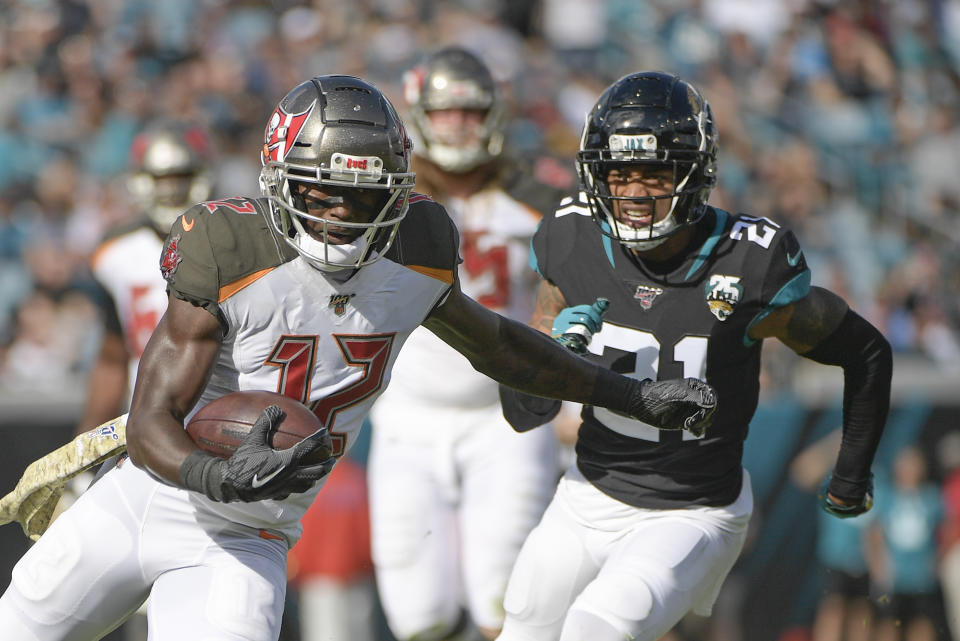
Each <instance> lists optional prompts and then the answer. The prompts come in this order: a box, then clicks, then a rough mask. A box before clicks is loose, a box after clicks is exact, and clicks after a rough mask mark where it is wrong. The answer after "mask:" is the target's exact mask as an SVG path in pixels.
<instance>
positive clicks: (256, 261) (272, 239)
mask: <svg viewBox="0 0 960 641" xmlns="http://www.w3.org/2000/svg"><path fill="white" fill-rule="evenodd" d="M266 212H267V205H266V204H265V203H263V202H260V201H257V200H251V199H247V198H225V199H222V200H217V201H209V202H204V203H200V204H198V205H195V206H193V207H192V208H190V209H189V210H188V211H187V212H186V213H184V214H183V215H182V216H180V218H178V219H177V221H176V222H175V223H174V224H173V226H172V227H171V229H170V233H169V235H168V236H167V240H166V242H165V243H164V249H163V255H162V256H161V259H160V271H161V273H162V274H163V277H164V278H165V279H166V280H167V283H168V290H169V291H170V292H171V293H173V294H175V295H177V296H178V297H180V298H183V299H185V300H189V301H191V302H195V303H197V304H200V305H202V306H204V307H207V308H208V309H210V310H211V311H213V308H214V307H216V305H217V303H218V302H219V301H220V299H221V292H222V291H223V289H224V288H228V287H229V286H230V285H232V284H234V283H236V282H238V281H240V280H241V279H243V278H246V277H248V276H250V275H251V274H254V273H258V272H262V271H263V270H267V269H272V268H274V267H276V266H278V265H281V264H283V263H285V262H287V261H289V260H291V259H292V258H294V257H295V256H296V252H294V251H293V250H292V249H290V248H289V247H287V246H286V244H285V243H283V242H282V241H281V240H280V239H279V238H278V237H277V236H276V234H275V232H274V230H273V227H272V226H271V225H270V223H269V222H268V220H267V215H266Z"/></svg>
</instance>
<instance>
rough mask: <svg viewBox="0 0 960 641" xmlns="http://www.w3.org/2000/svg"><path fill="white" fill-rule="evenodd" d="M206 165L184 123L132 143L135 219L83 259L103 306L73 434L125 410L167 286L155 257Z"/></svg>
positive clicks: (205, 150)
mask: <svg viewBox="0 0 960 641" xmlns="http://www.w3.org/2000/svg"><path fill="white" fill-rule="evenodd" d="M210 159H211V148H210V141H209V138H208V137H207V134H206V132H205V131H204V130H203V129H201V128H200V127H198V126H195V125H191V124H189V123H183V122H176V121H161V122H157V123H154V124H152V125H151V126H149V127H148V128H147V129H146V130H145V131H143V132H142V133H141V134H140V135H138V136H137V137H136V138H135V139H134V142H133V145H132V146H131V149H130V166H131V174H130V177H129V178H128V180H127V184H128V188H129V192H130V194H131V196H132V197H133V199H134V202H135V204H136V206H137V208H138V210H139V211H138V212H137V213H138V215H137V216H136V217H135V218H134V219H133V220H131V221H129V222H124V223H121V224H120V225H118V226H116V227H115V228H113V229H111V230H109V231H108V232H107V235H106V237H105V238H104V240H103V241H102V242H101V243H100V246H99V247H98V248H97V250H96V251H95V252H94V254H93V257H92V259H91V269H92V271H93V275H94V277H95V278H96V280H97V282H98V283H99V284H100V285H102V287H103V288H104V290H105V291H106V294H107V295H108V296H109V305H107V309H106V310H105V312H106V313H105V317H106V318H105V320H106V323H105V325H106V326H105V333H104V337H103V343H102V345H101V347H100V354H99V356H98V358H97V361H96V362H95V363H94V366H93V368H92V369H91V371H90V376H89V378H88V384H87V404H86V411H85V412H84V414H83V416H82V418H81V419H80V421H79V422H78V423H77V432H78V433H79V432H82V431H84V430H88V429H90V428H91V427H93V426H95V425H100V424H101V423H103V422H105V421H108V420H110V419H111V418H113V417H114V416H117V415H118V414H120V413H122V412H125V411H126V410H127V407H128V406H129V402H130V396H131V395H132V393H133V381H134V379H135V378H136V375H137V364H138V363H139V361H140V355H141V354H143V349H144V347H146V345H147V340H149V338H150V334H151V333H153V329H154V327H156V326H157V323H158V322H160V317H161V316H163V312H164V311H165V310H166V309H167V293H166V289H167V283H166V281H164V280H163V277H162V276H161V275H160V270H159V269H157V257H158V256H160V254H161V252H162V250H163V239H164V238H166V236H167V232H169V231H170V227H171V226H172V225H173V223H174V221H176V219H177V217H178V216H180V214H182V213H183V212H184V211H186V210H187V209H188V208H189V207H190V206H191V205H194V204H196V203H199V202H202V201H204V200H207V199H208V198H209V196H210V191H211V177H210V169H209V164H210Z"/></svg>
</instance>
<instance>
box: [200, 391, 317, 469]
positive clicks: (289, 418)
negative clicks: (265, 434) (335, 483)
mask: <svg viewBox="0 0 960 641" xmlns="http://www.w3.org/2000/svg"><path fill="white" fill-rule="evenodd" d="M270 405H277V406H279V407H280V409H281V410H283V412H284V414H285V415H286V416H284V417H283V420H282V421H281V422H280V423H279V425H277V427H276V429H275V430H273V431H271V433H270V435H269V441H268V442H269V444H270V447H272V448H273V449H275V450H283V449H287V448H288V447H293V446H294V445H296V444H297V443H299V442H300V441H302V440H303V439H305V438H306V437H308V436H312V435H313V434H316V433H317V432H318V431H320V430H324V432H326V428H325V427H324V426H323V424H322V423H321V422H320V419H319V418H317V416H316V415H315V414H314V413H313V412H312V411H310V409H309V408H308V407H307V406H306V405H304V404H303V403H300V402H299V401H296V400H294V399H292V398H290V397H288V396H283V395H282V394H276V393H274V392H265V391H254V390H250V391H240V392H233V393H230V394H227V395H225V396H221V397H220V398H218V399H215V400H213V401H211V402H210V403H207V404H206V405H204V406H203V407H201V408H200V410H199V411H198V412H197V413H196V414H194V416H193V418H191V419H190V422H189V423H188V424H187V433H188V434H189V435H190V438H192V439H193V442H194V443H196V444H197V447H199V448H200V449H202V450H203V451H205V452H207V453H208V454H211V455H213V456H217V457H220V458H224V459H226V458H230V456H231V455H232V454H233V453H234V452H235V451H236V449H237V447H239V446H240V443H241V442H242V441H243V437H244V436H246V435H247V433H248V432H249V431H250V428H252V427H253V424H254V423H256V421H257V418H259V417H260V414H262V413H263V410H264V409H266V408H267V407H268V406H270ZM332 455H333V443H332V441H331V440H330V435H329V434H327V433H325V434H324V439H323V446H322V447H319V448H317V449H316V450H315V451H313V452H311V453H310V454H309V456H307V457H306V458H304V459H303V460H302V463H305V464H314V463H321V462H323V461H325V460H327V459H329V458H330V457H331V456H332Z"/></svg>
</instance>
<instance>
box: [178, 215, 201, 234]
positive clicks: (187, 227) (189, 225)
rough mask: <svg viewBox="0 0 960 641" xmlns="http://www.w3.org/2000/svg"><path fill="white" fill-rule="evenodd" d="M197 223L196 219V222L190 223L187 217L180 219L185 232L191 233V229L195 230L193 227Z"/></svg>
mask: <svg viewBox="0 0 960 641" xmlns="http://www.w3.org/2000/svg"><path fill="white" fill-rule="evenodd" d="M196 222H197V221H196V219H194V220H191V221H190V222H189V223H188V222H187V217H186V216H182V217H181V218H180V224H181V225H183V231H190V230H191V229H193V225H194V223H196Z"/></svg>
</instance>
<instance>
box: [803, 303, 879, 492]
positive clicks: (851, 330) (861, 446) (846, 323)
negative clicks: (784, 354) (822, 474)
mask: <svg viewBox="0 0 960 641" xmlns="http://www.w3.org/2000/svg"><path fill="white" fill-rule="evenodd" d="M801 356H803V357H804V358H809V359H810V360H813V361H816V362H818V363H823V364H824V365H839V366H840V367H842V368H843V439H842V441H841V444H840V454H839V456H838V457H837V465H836V467H835V468H834V471H833V478H832V479H831V481H830V487H829V488H827V489H828V491H829V492H830V493H831V494H833V495H834V496H836V497H837V498H839V499H844V500H851V501H859V500H861V499H862V498H863V495H864V492H865V491H866V488H867V483H868V481H869V478H870V465H871V464H872V463H873V456H874V454H875V453H876V451H877V444H878V443H879V442H880V435H881V434H882V433H883V427H884V424H885V423H886V422H887V413H888V411H889V410H890V378H891V376H892V374H893V355H892V353H891V350H890V343H888V342H887V339H885V338H884V337H883V334H881V333H880V332H879V331H878V330H877V328H876V327H874V326H873V325H871V324H870V323H869V322H867V321H866V320H865V319H864V318H862V317H861V316H860V315H859V314H857V313H856V312H854V311H853V310H848V311H847V314H846V315H845V316H844V317H843V321H841V323H840V325H839V327H837V329H836V331H834V332H833V333H832V334H831V335H830V336H828V337H827V338H826V339H824V340H823V341H822V342H821V343H820V344H819V345H817V346H816V347H814V348H813V349H812V350H810V351H809V352H807V353H805V354H801Z"/></svg>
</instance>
